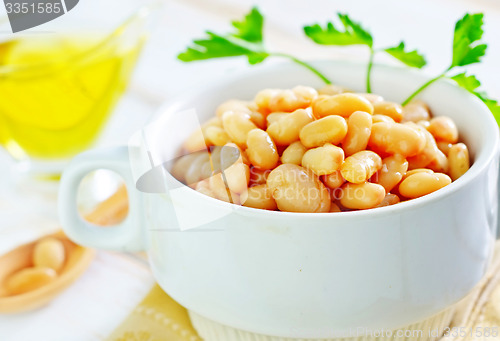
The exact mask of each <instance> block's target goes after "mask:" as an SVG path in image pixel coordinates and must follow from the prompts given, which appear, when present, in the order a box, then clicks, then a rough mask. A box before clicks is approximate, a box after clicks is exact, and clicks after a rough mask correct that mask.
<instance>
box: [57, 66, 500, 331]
mask: <svg viewBox="0 0 500 341" xmlns="http://www.w3.org/2000/svg"><path fill="white" fill-rule="evenodd" d="M314 64H315V66H317V67H318V68H319V69H320V70H322V71H323V72H324V73H325V74H327V75H328V76H329V77H331V79H332V80H333V81H334V82H336V83H338V84H341V85H344V86H347V87H349V88H352V89H354V90H358V91H364V77H365V66H364V65H359V64H353V63H347V62H332V61H329V62H318V63H314ZM425 80H426V78H425V77H424V76H423V75H422V74H420V73H415V72H412V71H409V70H407V69H399V68H392V67H376V68H374V73H373V91H374V92H375V93H378V94H381V95H383V96H384V97H386V98H387V99H389V100H394V101H401V100H403V99H404V98H405V97H406V96H407V95H408V94H410V93H411V92H412V91H413V90H414V89H416V88H417V87H418V86H419V85H421V84H422V83H423V82H424V81H425ZM297 84H303V85H312V86H315V87H320V86H321V85H322V84H321V83H320V82H319V81H318V79H316V78H315V76H314V75H312V74H311V73H309V72H308V71H306V70H303V69H302V68H300V67H298V66H296V65H293V64H288V63H285V64H279V65H269V66H263V67H258V68H255V69H252V70H249V71H248V72H246V73H244V74H239V75H233V76H231V77H230V78H227V79H225V80H224V81H223V82H220V83H219V84H216V85H214V84H206V85H204V87H203V89H202V90H201V91H198V92H188V93H186V95H185V96H184V97H183V98H182V99H179V100H177V101H174V102H172V103H169V104H167V105H166V106H164V107H163V109H162V110H161V111H160V115H159V117H158V119H157V120H156V121H155V122H153V123H152V124H151V125H149V126H148V127H146V128H145V129H144V130H143V131H142V132H141V134H139V135H138V136H136V138H135V139H134V140H133V141H132V144H131V148H130V151H129V152H130V156H131V158H132V160H131V162H132V172H130V165H129V164H128V158H127V156H128V153H129V152H128V151H127V149H126V147H122V148H117V149H108V150H101V151H94V152H88V153H85V154H82V155H80V156H78V157H76V158H75V159H74V161H73V162H72V164H71V165H70V166H69V167H68V168H67V170H66V171H65V173H64V174H63V177H62V180H61V192H60V199H59V202H60V216H61V222H62V225H63V227H64V229H65V231H66V233H67V234H68V236H70V237H71V238H72V239H73V240H75V241H76V242H78V243H81V244H83V245H85V246H93V247H99V248H108V249H115V250H125V251H126V250H141V249H145V250H146V251H147V252H148V254H149V257H150V261H151V265H152V268H153V272H154V275H155V277H156V279H157V280H158V283H159V284H160V285H161V286H162V288H163V289H164V290H165V291H166V292H167V293H168V294H169V295H171V296H172V297H173V298H174V299H175V300H177V301H178V302H179V303H181V304H182V305H183V306H185V307H187V308H188V309H189V310H191V311H192V312H194V313H195V314H197V315H200V316H203V317H205V318H208V319H209V320H213V321H216V322H218V323H221V324H224V325H227V326H230V327H233V328H236V329H242V330H246V331H250V332H254V333H260V334H265V335H275V336H281V337H295V338H299V337H303V338H330V337H334V336H335V335H338V333H341V332H343V331H344V332H345V331H348V330H349V329H352V328H358V327H364V328H386V329H395V328H399V327H402V326H407V325H411V324H413V323H416V322H419V321H422V320H424V319H426V318H429V317H431V316H433V315H435V314H437V313H440V312H441V311H443V310H444V309H445V308H447V307H450V306H451V305H453V304H454V303H456V302H457V301H459V300H460V299H462V298H463V297H464V296H465V295H466V294H467V293H468V292H469V291H470V290H471V289H472V288H473V287H474V286H475V285H476V284H477V283H478V281H479V280H480V279H481V277H482V276H483V275H484V274H485V271H486V268H487V267H488V264H489V262H490V259H491V256H492V251H493V243H494V236H495V232H496V231H495V230H496V226H497V181H498V164H499V152H498V144H499V134H498V127H497V125H496V123H495V121H494V119H493V117H492V115H491V113H490V112H489V111H488V109H487V108H486V107H485V105H484V104H483V103H481V102H480V101H479V100H478V99H477V98H475V97H474V96H472V95H470V94H469V93H467V92H466V91H464V90H462V89H460V88H458V87H457V86H455V85H454V84H452V83H450V82H447V81H440V82H437V83H436V84H434V85H432V86H431V87H430V88H429V89H427V90H426V91H425V92H424V93H423V94H422V96H421V98H422V99H423V100H424V101H426V102H427V103H428V104H429V106H430V107H431V109H432V111H433V113H434V114H435V115H447V116H450V117H451V118H453V119H454V121H455V122H456V124H457V125H458V128H459V130H460V133H461V138H462V139H463V140H464V141H465V142H466V143H467V145H468V146H469V148H470V150H471V154H472V157H473V159H474V163H473V165H472V167H471V169H470V170H469V171H468V172H467V173H466V174H465V175H464V176H462V177H461V178H460V179H458V180H457V181H455V182H454V183H452V184H451V185H449V186H447V187H445V188H443V189H441V190H439V191H437V192H434V193H432V194H430V195H427V196H425V197H422V198H419V199H416V200H412V201H408V202H403V203H400V204H397V205H394V206H389V207H384V208H377V209H373V210H366V211H357V212H344V213H338V214H311V213H286V212H269V211H264V210H256V209H251V208H245V207H239V206H235V205H232V204H228V203H225V202H222V201H218V200H215V199H212V198H210V197H207V196H204V195H202V194H200V193H197V192H195V191H194V190H192V189H190V188H188V187H185V186H179V183H178V182H177V180H175V179H173V178H172V176H170V174H168V173H164V174H163V173H162V174H160V175H159V177H160V179H161V180H163V181H164V186H165V192H166V193H164V194H142V193H139V192H138V191H136V190H134V185H135V181H137V179H138V177H139V176H140V175H142V174H143V173H144V172H146V171H147V170H149V169H151V168H152V165H153V166H155V165H160V164H162V163H163V162H164V161H167V160H171V159H172V158H173V157H174V156H175V153H176V152H177V150H178V148H179V146H180V144H181V142H182V141H183V140H184V138H185V137H187V136H188V135H189V133H190V132H191V130H192V129H193V128H194V127H195V124H196V122H195V121H196V119H195V117H196V116H195V115H191V114H192V113H193V112H192V111H189V110H188V111H184V112H183V113H182V114H179V112H180V111H183V110H187V109H190V108H195V109H196V111H197V115H198V116H199V117H200V118H201V120H207V119H208V118H210V117H212V116H213V115H214V109H215V108H216V106H217V105H218V104H220V103H221V102H223V101H224V100H226V99H230V98H240V99H251V98H252V97H253V96H254V95H255V93H256V92H257V91H258V90H260V89H262V88H268V87H281V88H289V87H292V86H295V85H297ZM193 117H194V118H193ZM146 149H148V150H149V154H148V153H147V152H146ZM95 168H109V169H111V170H115V171H117V172H120V173H121V174H122V175H123V176H124V178H125V179H126V180H127V181H128V183H129V192H130V197H131V212H130V214H129V217H128V218H127V220H126V221H125V222H124V223H123V224H122V225H120V226H117V227H114V228H107V229H99V228H96V227H92V226H87V224H86V223H85V222H83V220H82V219H81V218H80V217H79V216H78V214H77V213H76V207H75V206H76V204H75V192H76V189H77V186H78V184H79V181H80V179H81V178H82V177H83V176H84V175H85V174H86V173H87V172H89V171H91V170H93V169H95ZM179 227H181V228H182V227H184V228H186V227H189V228H192V229H190V230H187V231H180V230H179Z"/></svg>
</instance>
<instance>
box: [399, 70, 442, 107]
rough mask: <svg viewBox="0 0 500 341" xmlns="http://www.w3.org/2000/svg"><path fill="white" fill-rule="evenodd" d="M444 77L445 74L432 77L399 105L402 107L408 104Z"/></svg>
mask: <svg viewBox="0 0 500 341" xmlns="http://www.w3.org/2000/svg"><path fill="white" fill-rule="evenodd" d="M445 76H446V72H443V73H442V74H440V75H439V76H437V77H434V78H432V79H430V80H428V81H427V82H425V83H424V84H423V85H422V86H421V87H420V88H418V89H417V90H416V91H415V92H414V93H412V94H411V95H410V97H408V98H407V99H405V100H404V102H403V103H401V104H402V105H403V106H405V105H407V104H408V103H410V101H411V100H412V99H414V98H415V97H416V96H417V95H418V94H419V93H421V92H422V91H424V90H425V89H426V88H427V87H428V86H429V85H431V84H432V83H434V82H435V81H437V80H440V79H441V78H444V77H445Z"/></svg>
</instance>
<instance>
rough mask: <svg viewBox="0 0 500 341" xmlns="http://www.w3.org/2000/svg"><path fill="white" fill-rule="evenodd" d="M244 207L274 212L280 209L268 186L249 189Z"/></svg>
mask: <svg viewBox="0 0 500 341" xmlns="http://www.w3.org/2000/svg"><path fill="white" fill-rule="evenodd" d="M243 206H247V207H253V208H260V209H263V210H271V211H274V210H275V209H277V208H278V206H277V205H276V201H275V200H274V198H273V196H272V195H271V190H270V189H269V188H268V187H267V185H266V184H263V185H258V186H253V187H250V188H249V189H248V197H247V199H246V200H245V202H244V203H243Z"/></svg>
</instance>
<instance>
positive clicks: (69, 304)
mask: <svg viewBox="0 0 500 341" xmlns="http://www.w3.org/2000/svg"><path fill="white" fill-rule="evenodd" d="M85 1H86V0H80V3H81V4H80V5H78V6H81V7H82V8H83V5H84V3H85ZM88 1H90V0H88ZM106 1H107V0H106ZM106 1H103V3H105V2H106ZM130 1H132V2H133V1H135V2H137V5H139V4H141V0H130ZM130 1H128V2H130ZM255 5H256V6H258V7H259V9H260V11H261V12H262V13H263V15H264V17H265V23H264V31H265V32H264V39H265V44H266V46H267V47H268V49H269V50H272V51H276V52H286V53H291V54H294V55H296V56H298V57H301V58H302V59H309V60H314V59H351V60H359V61H366V60H367V58H368V51H366V50H365V49H364V48H362V47H344V48H341V47H332V46H319V45H316V44H314V43H313V42H312V41H310V40H309V39H307V38H306V37H305V36H304V34H303V31H302V27H303V26H304V25H306V24H312V23H320V24H321V25H323V24H325V23H326V22H327V21H330V20H334V16H335V15H336V13H337V12H343V13H348V14H349V15H350V16H351V18H353V19H354V20H356V21H359V22H361V23H362V24H363V26H364V27H366V28H368V29H369V30H370V31H371V33H372V35H373V37H374V39H375V47H386V46H391V45H394V44H396V43H397V42H399V41H400V40H404V41H405V42H406V44H407V47H408V48H410V49H415V48H416V49H418V50H419V51H420V52H422V53H423V54H424V55H425V56H426V57H427V61H428V66H427V67H426V68H425V69H424V71H423V72H425V73H428V74H429V75H435V74H437V73H439V72H441V71H442V70H443V69H445V68H446V67H447V66H448V64H449V61H450V60H451V52H452V50H451V46H452V39H453V28H454V24H455V22H456V21H457V20H458V19H459V18H461V17H462V16H463V15H464V13H465V12H471V13H476V12H483V13H484V14H485V25H484V29H485V34H484V39H483V40H484V41H485V42H487V43H488V52H487V55H486V57H485V58H484V60H483V62H482V63H481V64H479V65H473V66H471V67H469V68H468V70H469V71H470V72H471V73H473V74H475V75H476V76H477V77H478V78H479V79H480V80H481V81H482V84H483V89H484V90H486V91H487V92H488V94H489V95H490V96H491V97H493V98H497V99H500V82H499V81H498V77H499V76H500V62H499V61H500V38H499V37H500V2H498V1H497V0H420V1H400V0H378V1H369V0H352V1H341V0H308V1H301V0H288V1H279V0H253V1H252V0H210V1H207V0H169V1H164V2H163V7H162V9H161V10H157V13H156V14H157V15H156V23H155V25H154V26H153V29H152V31H151V36H150V38H149V40H148V41H147V43H146V45H145V47H144V50H143V52H142V54H141V56H140V58H139V60H138V64H137V65H136V68H135V71H134V73H133V76H132V79H131V81H130V83H129V87H128V90H127V92H126V93H125V95H124V96H123V97H122V98H121V99H120V100H119V101H118V103H117V105H116V107H115V108H114V110H113V112H112V116H111V118H110V120H109V122H108V124H107V125H106V127H105V129H104V131H103V133H102V134H101V136H100V138H99V140H98V142H97V146H110V145H121V144H126V143H127V141H128V138H129V137H130V135H131V134H132V133H133V132H135V131H136V130H137V129H139V128H140V126H141V125H143V124H145V123H146V122H147V121H148V120H150V119H151V117H152V116H153V115H154V114H155V112H156V111H157V110H158V108H159V107H160V106H161V105H162V104H163V103H164V102H165V101H169V100H173V99H175V96H176V95H179V94H182V93H185V92H189V91H193V89H194V88H196V87H198V86H206V85H209V84H210V83H211V82H217V81H218V80H219V79H221V78H223V77H224V76H225V75H227V74H229V73H234V72H238V71H240V70H241V71H245V70H247V69H249V68H258V67H260V66H249V65H248V63H247V60H246V58H245V57H238V58H230V59H218V60H208V61H204V62H196V63H182V62H180V61H178V60H177V58H176V56H177V54H178V53H179V52H181V51H183V50H184V49H185V48H186V47H187V46H188V45H190V43H191V41H192V40H193V39H195V38H202V37H204V31H205V30H206V29H210V30H212V31H215V32H227V31H228V30H229V29H230V22H231V21H232V20H235V19H240V18H241V17H242V16H243V15H244V14H246V13H247V12H248V11H249V10H250V8H251V7H252V6H255ZM78 6H77V7H76V8H75V9H73V10H72V11H71V12H69V13H68V14H66V16H65V18H64V20H72V16H73V15H76V14H77V12H78V10H79V7H78ZM104 7H105V6H104V4H103V7H102V11H103V12H104V11H106V12H105V14H106V15H107V16H110V17H112V16H113V15H115V13H113V11H110V10H107V9H104ZM99 9H100V7H97V8H96V10H97V11H99ZM4 15H5V8H4V7H3V5H0V17H3V16H4ZM91 15H92V14H91ZM95 15H96V16H97V15H98V14H95ZM99 15H102V13H99ZM57 20H58V19H57ZM61 20H63V19H62V18H61ZM43 29H44V28H43V26H41V28H40V30H43ZM40 30H39V31H40ZM26 34H28V33H26ZM33 34H35V33H33ZM9 35H12V33H9V32H8V31H6V30H3V31H1V32H0V38H1V40H6V39H8V38H9ZM1 54H2V51H1V50H0V57H1ZM0 60H1V58H0ZM277 62H279V59H273V58H271V59H269V60H267V61H265V62H264V64H268V63H277ZM376 62H380V63H395V62H394V61H393V60H392V59H389V58H386V57H383V56H382V57H381V59H377V60H376ZM457 73H458V72H457ZM262 87H263V88H264V87H266V85H265V84H262ZM6 100H8V98H4V97H2V94H1V93H0V101H6ZM0 115H1V113H0ZM471 115H474V113H471ZM0 124H1V121H0ZM0 128H1V127H0ZM0 131H1V129H0ZM18 178H19V174H18V169H17V168H16V165H15V162H14V161H13V160H12V159H11V157H10V156H9V155H8V154H7V153H6V152H5V151H4V149H2V148H0V254H2V253H4V252H6V251H8V250H10V249H12V248H13V247H14V246H16V245H18V244H20V243H23V242H26V241H29V240H32V239H33V238H35V237H37V236H40V235H42V234H46V233H50V232H52V231H55V230H57V229H58V228H59V225H58V220H57V212H56V200H57V191H56V189H57V181H55V182H52V183H50V182H47V183H44V184H42V185H40V183H36V184H35V183H34V182H30V181H24V180H23V181H19V180H18ZM40 186H41V187H44V188H42V189H41V190H40V189H39V187H40ZM108 194H109V193H108ZM103 195H104V196H106V193H104V194H103ZM152 283H153V279H152V277H151V274H150V272H149V269H148V267H147V265H146V264H145V263H144V261H142V260H138V259H136V258H134V259H133V260H131V259H129V258H127V257H126V256H124V255H117V254H112V253H106V252H99V254H98V257H97V261H96V262H94V264H93V265H92V266H91V269H90V270H89V272H88V273H86V274H85V275H84V276H83V277H82V278H81V280H80V281H79V282H77V283H76V284H75V285H74V286H73V287H71V288H70V289H69V290H68V291H66V292H65V293H64V294H63V295H62V296H60V297H59V298H58V299H57V300H56V301H54V302H53V303H52V304H51V306H50V307H49V308H48V309H46V310H44V311H43V312H32V313H27V314H22V315H18V316H9V317H3V316H0V339H1V340H25V339H28V338H29V336H30V335H37V336H38V338H39V339H41V340H101V339H103V338H104V337H105V336H106V335H107V334H108V333H109V332H110V331H112V330H113V329H114V327H116V325H117V324H118V323H119V322H120V321H121V320H122V319H123V318H124V317H125V316H126V315H127V314H128V313H127V311H128V310H130V309H131V308H132V307H134V306H135V304H137V302H138V301H139V300H140V299H141V297H142V296H143V295H144V294H145V293H146V292H147V291H148V290H149V288H150V287H151V285H152ZM77 306H78V307H80V309H79V310H78V315H79V316H81V317H84V318H83V319H82V318H79V317H78V316H76V315H73V314H65V313H64V312H71V313H74V312H75V307H77ZM56 320H57V321H58V322H57V324H56V323H54V321H56ZM28 325H29V326H30V328H29V330H26V326H28ZM75 328H78V330H79V333H78V334H79V335H78V337H75V336H74V335H72V334H71V331H72V330H76V329H75Z"/></svg>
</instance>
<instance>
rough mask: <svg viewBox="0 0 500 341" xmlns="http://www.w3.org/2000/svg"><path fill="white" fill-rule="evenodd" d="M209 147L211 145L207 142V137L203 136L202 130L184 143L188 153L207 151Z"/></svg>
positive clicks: (198, 130) (197, 131)
mask: <svg viewBox="0 0 500 341" xmlns="http://www.w3.org/2000/svg"><path fill="white" fill-rule="evenodd" d="M207 145H209V143H208V141H206V140H205V136H204V135H203V131H202V129H201V127H200V128H198V129H196V130H195V131H194V132H193V133H192V134H191V135H189V137H188V138H187V139H186V141H185V142H184V149H185V150H186V151H187V152H188V153H194V152H197V151H200V150H206V149H207Z"/></svg>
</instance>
